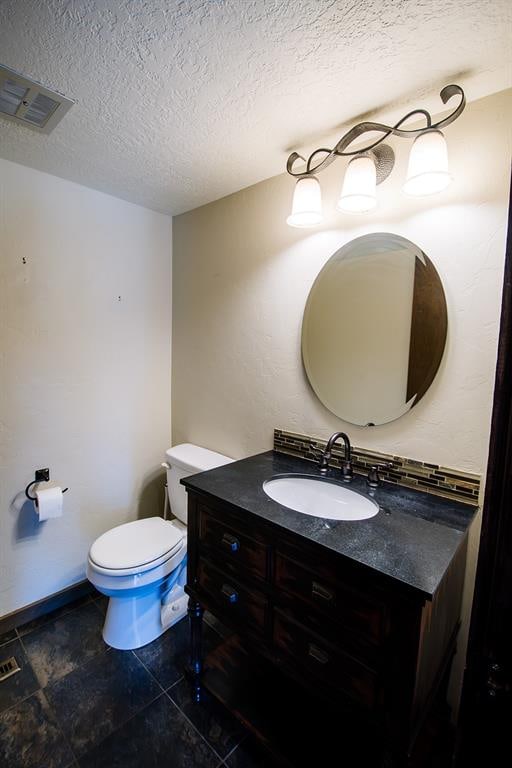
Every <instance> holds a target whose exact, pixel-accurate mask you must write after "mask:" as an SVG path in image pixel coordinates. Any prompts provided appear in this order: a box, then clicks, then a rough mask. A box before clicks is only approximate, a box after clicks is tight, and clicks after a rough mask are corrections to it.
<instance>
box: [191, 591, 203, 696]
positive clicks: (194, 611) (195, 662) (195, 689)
mask: <svg viewBox="0 0 512 768" xmlns="http://www.w3.org/2000/svg"><path fill="white" fill-rule="evenodd" d="M188 615H189V619H190V659H189V667H188V668H189V674H190V678H191V684H192V698H193V700H194V701H196V702H198V701H201V694H202V686H201V674H202V672H203V654H202V648H201V646H202V642H201V640H202V633H203V608H202V606H201V604H200V603H198V602H195V601H192V600H189V603H188Z"/></svg>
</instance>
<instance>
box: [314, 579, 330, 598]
mask: <svg viewBox="0 0 512 768" xmlns="http://www.w3.org/2000/svg"><path fill="white" fill-rule="evenodd" d="M311 594H312V595H313V597H319V598H320V599H321V600H326V601H327V602H331V600H334V592H331V590H330V589H327V588H326V587H323V586H322V585H321V584H319V583H318V582H317V581H314V582H313V584H312V585H311Z"/></svg>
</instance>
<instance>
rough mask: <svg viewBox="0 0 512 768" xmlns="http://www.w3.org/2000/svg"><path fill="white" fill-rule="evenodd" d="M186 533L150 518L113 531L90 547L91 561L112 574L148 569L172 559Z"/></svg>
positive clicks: (127, 524)
mask: <svg viewBox="0 0 512 768" xmlns="http://www.w3.org/2000/svg"><path fill="white" fill-rule="evenodd" d="M182 541H183V533H182V531H180V530H179V529H178V528H177V527H176V526H174V525H173V524H172V523H171V522H169V521H168V520H163V519H162V518H161V517H149V518H147V519H146V520H135V521H134V522H133V523H124V525H118V526H117V527H116V528H112V529H111V530H110V531H107V532H106V533H104V534H103V535H102V536H100V537H99V538H98V539H96V541H95V542H94V544H93V545H92V547H91V550H90V552H89V558H90V559H91V561H92V562H93V563H95V564H96V565H98V566H99V567H100V568H105V569H107V570H111V571H119V570H123V571H126V570H127V569H136V570H140V571H143V570H149V569H150V568H156V566H157V565H160V563H163V562H165V560H168V559H169V558H170V557H172V556H173V555H174V554H175V553H176V552H178V550H179V549H180V548H181V546H182Z"/></svg>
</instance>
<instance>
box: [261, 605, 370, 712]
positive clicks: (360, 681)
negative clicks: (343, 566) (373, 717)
mask: <svg viewBox="0 0 512 768" xmlns="http://www.w3.org/2000/svg"><path fill="white" fill-rule="evenodd" d="M274 644H275V646H276V647H277V648H278V649H279V650H280V651H281V652H282V653H284V654H285V656H286V657H287V659H289V660H290V661H291V663H292V664H293V665H295V666H298V667H299V669H302V670H304V671H305V672H306V673H307V674H308V675H310V676H311V677H312V678H313V680H315V681H317V682H319V683H325V684H326V685H327V686H329V687H334V688H336V689H337V690H339V691H342V692H343V693H344V694H346V695H347V696H349V697H350V698H351V699H353V700H354V701H356V702H357V703H358V704H360V705H361V706H363V707H364V708H366V709H368V710H373V709H374V708H375V707H376V705H377V703H378V699H379V679H378V676H377V674H376V673H375V672H373V671H372V670H370V669H368V668H367V667H365V666H364V665H363V664H359V663H358V662H357V661H356V660H355V659H353V658H351V657H350V656H348V655H345V654H344V653H343V652H342V651H340V650H339V649H337V648H336V647H334V646H333V645H332V644H330V643H328V642H325V641H324V640H319V639H318V638H317V636H316V635H314V634H312V633H310V632H308V630H307V629H306V628H305V627H303V626H302V625H300V624H297V623H296V622H295V621H293V620H291V619H290V617H288V616H286V615H284V614H283V613H281V612H280V611H279V610H276V611H275V613H274Z"/></svg>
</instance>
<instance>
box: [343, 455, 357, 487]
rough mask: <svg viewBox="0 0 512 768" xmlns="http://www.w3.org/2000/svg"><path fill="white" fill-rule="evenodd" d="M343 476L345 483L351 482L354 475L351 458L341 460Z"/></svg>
mask: <svg viewBox="0 0 512 768" xmlns="http://www.w3.org/2000/svg"><path fill="white" fill-rule="evenodd" d="M341 476H342V478H343V480H344V482H345V483H350V482H351V480H352V479H353V477H354V469H353V466H352V462H351V461H350V459H349V460H348V461H347V459H345V461H342V462H341Z"/></svg>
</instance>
